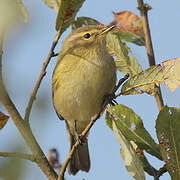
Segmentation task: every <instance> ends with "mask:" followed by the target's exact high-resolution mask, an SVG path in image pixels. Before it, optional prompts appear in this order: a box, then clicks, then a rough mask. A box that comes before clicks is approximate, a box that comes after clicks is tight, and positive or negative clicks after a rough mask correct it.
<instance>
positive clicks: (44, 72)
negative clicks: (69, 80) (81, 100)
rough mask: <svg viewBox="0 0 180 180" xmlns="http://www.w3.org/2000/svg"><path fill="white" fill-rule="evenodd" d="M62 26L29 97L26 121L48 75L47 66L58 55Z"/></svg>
mask: <svg viewBox="0 0 180 180" xmlns="http://www.w3.org/2000/svg"><path fill="white" fill-rule="evenodd" d="M61 27H62V26H61ZM61 27H60V28H59V30H58V32H57V35H56V38H55V39H54V41H53V43H52V46H51V49H50V51H49V54H48V56H47V58H46V60H45V61H44V63H43V65H42V69H41V72H40V75H39V78H38V80H37V81H36V84H35V86H34V89H33V91H32V93H31V95H30V99H29V102H28V105H27V108H26V113H25V117H24V120H25V121H29V116H30V113H31V109H32V105H33V102H34V100H35V98H36V94H37V91H38V89H39V86H40V84H41V81H42V79H43V77H44V76H45V75H46V68H47V66H48V64H49V62H50V60H51V58H52V57H54V56H57V53H56V54H54V48H55V47H56V45H57V43H58V40H59V38H60V36H61Z"/></svg>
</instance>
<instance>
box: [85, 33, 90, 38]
mask: <svg viewBox="0 0 180 180" xmlns="http://www.w3.org/2000/svg"><path fill="white" fill-rule="evenodd" d="M83 37H84V38H86V39H89V38H90V37H91V35H90V34H89V33H86V34H85V35H84V36H83Z"/></svg>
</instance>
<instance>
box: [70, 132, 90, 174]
mask: <svg viewBox="0 0 180 180" xmlns="http://www.w3.org/2000/svg"><path fill="white" fill-rule="evenodd" d="M75 142H76V139H75V137H74V136H73V135H70V143H71V146H70V147H71V148H72V146H73V145H74V143H75ZM89 169H90V158H89V149H88V139H87V138H86V139H85V140H84V141H83V143H82V144H80V145H79V146H78V147H77V149H76V151H75V153H74V154H73V156H72V158H71V160H70V163H69V174H72V175H75V174H76V173H77V172H78V171H79V170H81V171H85V172H88V171H89Z"/></svg>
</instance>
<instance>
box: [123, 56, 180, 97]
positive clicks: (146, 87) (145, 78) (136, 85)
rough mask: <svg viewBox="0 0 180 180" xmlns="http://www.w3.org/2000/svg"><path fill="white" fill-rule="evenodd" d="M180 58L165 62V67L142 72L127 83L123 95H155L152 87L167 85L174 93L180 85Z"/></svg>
mask: <svg viewBox="0 0 180 180" xmlns="http://www.w3.org/2000/svg"><path fill="white" fill-rule="evenodd" d="M179 69H180V58H176V59H172V60H168V61H165V62H163V66H161V65H155V66H151V67H150V68H148V69H146V70H145V71H142V72H140V73H139V74H137V75H135V76H133V77H131V78H130V79H129V80H128V81H126V82H125V83H124V84H123V86H122V88H121V93H122V94H123V95H129V94H142V93H144V92H146V93H148V94H150V95H153V94H154V92H153V88H152V86H150V85H155V84H156V85H158V84H159V83H165V84H166V86H167V87H168V88H169V89H170V90H171V91H174V90H175V89H176V88H177V87H178V86H179V85H180V70H179Z"/></svg>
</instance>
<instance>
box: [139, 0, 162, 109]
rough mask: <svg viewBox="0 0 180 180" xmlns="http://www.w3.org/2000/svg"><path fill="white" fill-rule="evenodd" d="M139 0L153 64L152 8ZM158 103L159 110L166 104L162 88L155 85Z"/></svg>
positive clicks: (147, 45)
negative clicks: (149, 19) (150, 17)
mask: <svg viewBox="0 0 180 180" xmlns="http://www.w3.org/2000/svg"><path fill="white" fill-rule="evenodd" d="M137 1H138V9H139V10H140V13H141V17H142V25H143V31H144V35H145V43H146V50H147V55H148V59H149V65H150V66H153V65H155V64H156V63H155V57H154V51H153V45H152V40H151V34H150V28H149V23H148V15H147V13H148V10H150V9H151V7H150V6H148V5H147V4H144V2H143V0H137ZM154 97H155V99H156V103H157V105H158V108H159V110H161V109H162V108H163V106H164V102H163V98H162V94H161V89H160V87H158V86H155V95H154Z"/></svg>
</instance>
